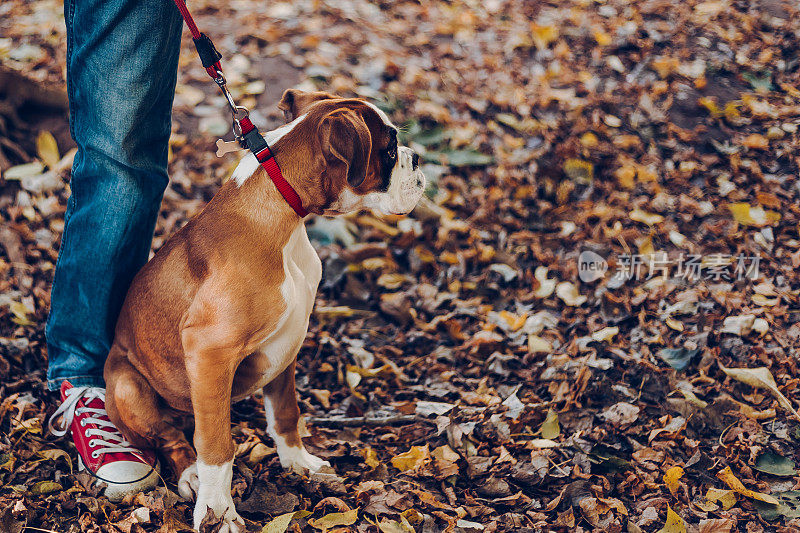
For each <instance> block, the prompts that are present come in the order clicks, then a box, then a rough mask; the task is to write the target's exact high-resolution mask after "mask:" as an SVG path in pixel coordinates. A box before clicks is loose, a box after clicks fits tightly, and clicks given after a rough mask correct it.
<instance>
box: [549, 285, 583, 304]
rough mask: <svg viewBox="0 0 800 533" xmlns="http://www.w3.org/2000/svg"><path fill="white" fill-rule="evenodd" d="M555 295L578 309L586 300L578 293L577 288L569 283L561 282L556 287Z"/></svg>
mask: <svg viewBox="0 0 800 533" xmlns="http://www.w3.org/2000/svg"><path fill="white" fill-rule="evenodd" d="M556 295H557V296H558V297H559V298H561V300H563V302H564V303H565V304H567V305H569V306H571V307H580V306H582V305H583V304H584V303H586V300H587V299H588V298H587V297H586V296H584V295H582V294H580V293H579V292H578V287H576V286H575V285H574V284H572V283H570V282H569V281H562V282H561V283H559V284H558V285H557V286H556Z"/></svg>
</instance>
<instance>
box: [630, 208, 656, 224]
mask: <svg viewBox="0 0 800 533" xmlns="http://www.w3.org/2000/svg"><path fill="white" fill-rule="evenodd" d="M630 217H631V220H634V221H636V222H642V223H643V224H647V225H648V226H654V225H656V224H660V223H662V222H664V217H663V216H661V215H658V214H655V213H648V212H647V211H644V210H642V209H639V208H637V209H634V210H633V211H631V214H630Z"/></svg>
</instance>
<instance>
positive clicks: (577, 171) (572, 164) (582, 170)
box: [564, 159, 594, 183]
mask: <svg viewBox="0 0 800 533" xmlns="http://www.w3.org/2000/svg"><path fill="white" fill-rule="evenodd" d="M564 174H566V175H567V176H568V177H569V178H570V179H572V180H575V181H577V182H578V183H591V181H592V178H593V177H594V165H592V164H591V163H589V162H588V161H583V160H582V159H567V160H566V161H565V162H564Z"/></svg>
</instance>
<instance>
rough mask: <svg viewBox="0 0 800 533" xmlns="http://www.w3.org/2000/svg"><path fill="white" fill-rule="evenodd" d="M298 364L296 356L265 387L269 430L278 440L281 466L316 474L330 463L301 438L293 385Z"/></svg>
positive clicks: (274, 438) (276, 441) (276, 444)
mask: <svg viewBox="0 0 800 533" xmlns="http://www.w3.org/2000/svg"><path fill="white" fill-rule="evenodd" d="M295 365H296V359H295V360H293V361H292V362H291V363H290V364H289V366H288V367H286V370H284V371H283V372H281V373H280V374H279V375H278V377H276V378H275V379H273V380H272V381H271V382H270V383H269V384H267V385H266V386H265V387H264V411H265V412H266V415H267V432H268V433H269V436H270V437H272V440H274V441H275V447H276V448H277V450H278V458H279V459H280V461H281V466H283V467H284V468H287V469H291V470H294V471H296V472H300V473H302V472H303V471H304V470H308V471H309V472H310V473H314V472H316V471H317V470H319V469H320V468H322V467H323V466H330V463H329V462H328V461H325V460H323V459H320V458H319V457H317V456H316V455H312V454H310V453H308V451H307V450H306V448H305V446H303V441H302V440H300V433H299V431H298V427H297V424H298V422H299V421H300V409H299V408H298V407H297V392H296V391H295V385H294V370H295Z"/></svg>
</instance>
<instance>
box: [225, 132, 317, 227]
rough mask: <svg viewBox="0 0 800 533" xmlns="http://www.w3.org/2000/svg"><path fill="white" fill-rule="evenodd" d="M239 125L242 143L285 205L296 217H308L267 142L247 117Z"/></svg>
mask: <svg viewBox="0 0 800 533" xmlns="http://www.w3.org/2000/svg"><path fill="white" fill-rule="evenodd" d="M240 124H241V126H242V141H243V142H244V144H245V145H246V146H247V148H248V149H249V150H250V151H251V152H253V154H254V155H255V156H256V159H258V162H259V164H260V165H261V167H262V168H263V169H264V170H265V171H266V172H267V176H269V179H271V180H272V183H274V184H275V187H277V188H278V191H279V192H280V193H281V196H283V198H284V200H286V203H288V204H289V205H290V206H291V208H292V209H294V212H295V213H297V216H299V217H300V218H303V217H305V216H306V215H308V211H306V210H305V209H304V208H303V202H302V201H301V200H300V196H299V195H298V194H297V191H295V190H294V188H293V187H292V186H291V185H290V184H289V182H288V181H286V178H284V177H283V172H281V167H279V166H278V162H277V161H275V156H274V155H273V153H272V150H270V148H269V145H268V144H267V141H265V140H264V137H262V136H261V133H259V132H258V128H256V127H255V126H254V125H253V123H252V122H250V119H249V118H248V117H244V118H243V119H242V120H241V121H240Z"/></svg>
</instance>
